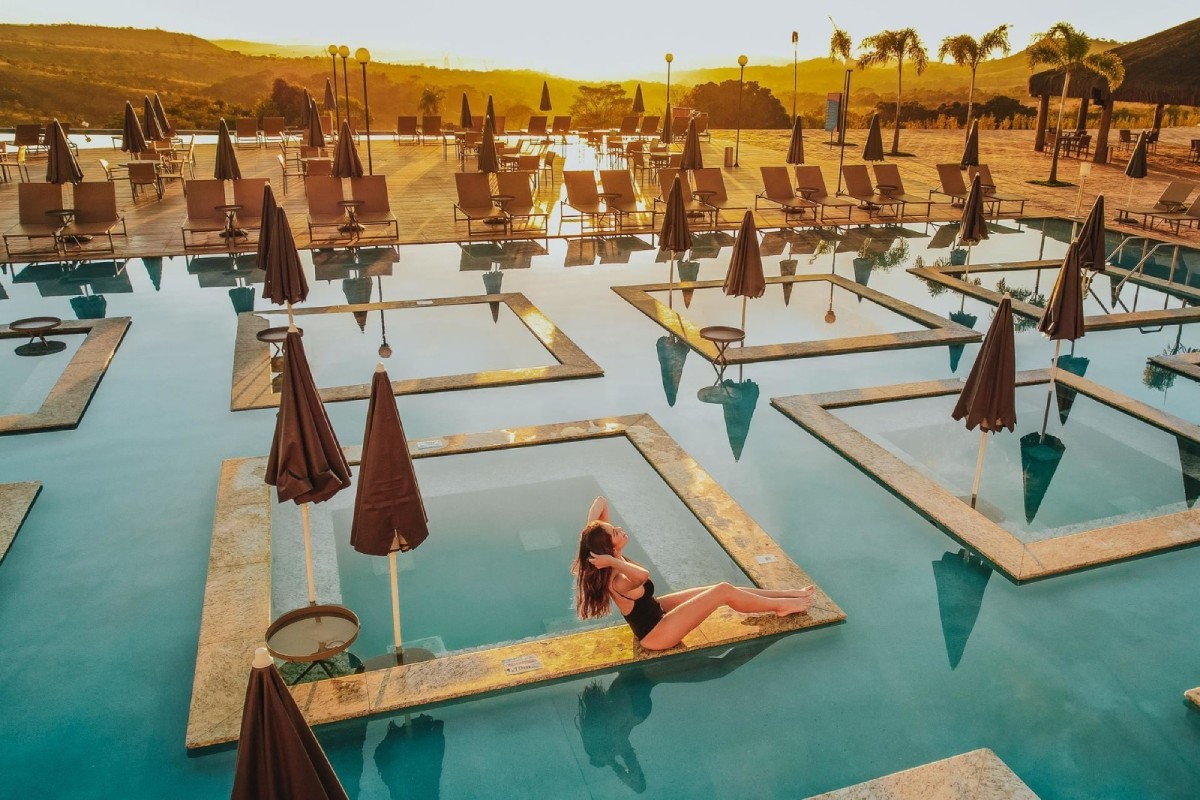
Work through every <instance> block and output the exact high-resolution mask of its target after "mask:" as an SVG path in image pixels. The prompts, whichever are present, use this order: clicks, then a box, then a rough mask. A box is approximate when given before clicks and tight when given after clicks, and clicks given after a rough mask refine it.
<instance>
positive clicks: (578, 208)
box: [559, 170, 617, 233]
mask: <svg viewBox="0 0 1200 800" xmlns="http://www.w3.org/2000/svg"><path fill="white" fill-rule="evenodd" d="M563 183H564V184H565V185H566V189H567V197H566V199H565V200H560V201H559V205H560V206H561V209H560V210H561V211H562V213H561V217H562V219H564V220H565V219H567V217H578V218H579V232H580V233H583V232H584V228H585V226H586V224H587V223H588V222H590V223H591V225H592V228H593V229H595V228H597V227H601V228H603V227H604V220H605V218H606V217H610V216H611V217H613V218H614V219H615V218H616V217H617V212H616V209H615V208H609V207H608V206H607V205H606V204H604V203H602V202H601V201H600V192H599V186H598V185H597V183H596V173H594V172H592V171H591V170H563ZM568 208H570V209H572V210H573V211H575V212H576V213H574V214H568V213H567V212H566V209H568Z"/></svg>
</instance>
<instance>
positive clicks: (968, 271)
mask: <svg viewBox="0 0 1200 800" xmlns="http://www.w3.org/2000/svg"><path fill="white" fill-rule="evenodd" d="M972 247H973V245H972V244H971V242H970V241H968V242H967V263H966V264H964V265H963V266H965V267H966V269H964V270H963V281H966V279H967V278H969V277H971V248H972Z"/></svg>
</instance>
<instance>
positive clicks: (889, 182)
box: [872, 164, 934, 216]
mask: <svg viewBox="0 0 1200 800" xmlns="http://www.w3.org/2000/svg"><path fill="white" fill-rule="evenodd" d="M872 169H874V170H875V188H876V189H878V190H879V193H880V194H884V195H887V196H888V197H890V198H892V199H893V200H900V201H902V202H903V203H904V211H905V212H907V211H908V208H909V206H925V216H929V211H930V209H931V208H933V203H934V201H933V200H932V199H931V198H930V197H928V196H927V197H920V196H918V195H915V194H909V193H908V192H907V191H905V189H904V179H903V178H901V177H900V168H899V167H897V166H896V165H895V164H875V165H874V166H873V167H872Z"/></svg>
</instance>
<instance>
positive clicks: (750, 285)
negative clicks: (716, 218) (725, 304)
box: [724, 209, 767, 330]
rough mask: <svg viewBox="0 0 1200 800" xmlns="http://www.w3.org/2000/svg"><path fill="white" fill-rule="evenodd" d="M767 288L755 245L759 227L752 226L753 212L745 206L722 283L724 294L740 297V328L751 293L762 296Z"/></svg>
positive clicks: (744, 322) (752, 295)
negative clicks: (744, 212)
mask: <svg viewBox="0 0 1200 800" xmlns="http://www.w3.org/2000/svg"><path fill="white" fill-rule="evenodd" d="M766 290H767V281H766V278H765V276H764V275H763V266H762V255H761V253H760V252H759V249H758V230H757V229H756V228H755V227H754V214H753V212H751V211H750V210H749V209H747V210H746V214H745V216H743V217H742V227H741V228H740V229H739V230H738V235H737V241H735V242H734V243H733V253H732V254H731V255H730V257H729V271H728V272H726V273H725V285H724V291H725V294H726V295H729V296H730V297H740V298H742V326H741V327H742V330H745V329H746V301H747V300H748V299H749V298H751V297H762V296H763V293H764V292H765V291H766Z"/></svg>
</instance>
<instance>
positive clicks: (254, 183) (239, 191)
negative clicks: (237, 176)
mask: <svg viewBox="0 0 1200 800" xmlns="http://www.w3.org/2000/svg"><path fill="white" fill-rule="evenodd" d="M268 183H269V181H268V180H267V179H266V178H242V179H241V180H238V181H234V182H233V202H234V205H239V206H241V208H240V209H238V212H237V224H238V227H239V228H241V229H243V230H247V231H258V230H262V215H263V193H264V191H265V190H266V187H267V184H268Z"/></svg>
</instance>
